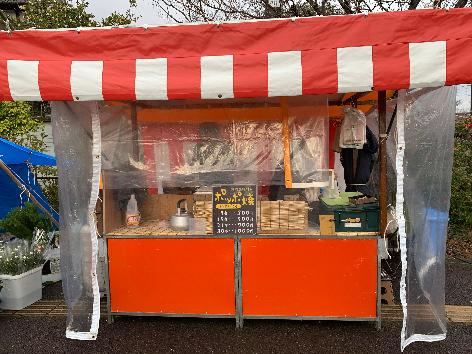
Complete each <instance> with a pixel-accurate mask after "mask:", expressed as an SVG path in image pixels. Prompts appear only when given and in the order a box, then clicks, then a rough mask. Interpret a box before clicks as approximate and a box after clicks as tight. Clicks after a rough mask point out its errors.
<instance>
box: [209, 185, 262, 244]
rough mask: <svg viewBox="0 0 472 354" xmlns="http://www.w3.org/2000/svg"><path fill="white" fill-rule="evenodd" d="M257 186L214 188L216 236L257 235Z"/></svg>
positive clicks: (214, 227)
mask: <svg viewBox="0 0 472 354" xmlns="http://www.w3.org/2000/svg"><path fill="white" fill-rule="evenodd" d="M256 191H257V190H256V186H254V185H229V186H217V187H213V232H214V233H215V234H216V235H235V236H236V235H255V234H256V233H257V221H256V215H257V212H256Z"/></svg>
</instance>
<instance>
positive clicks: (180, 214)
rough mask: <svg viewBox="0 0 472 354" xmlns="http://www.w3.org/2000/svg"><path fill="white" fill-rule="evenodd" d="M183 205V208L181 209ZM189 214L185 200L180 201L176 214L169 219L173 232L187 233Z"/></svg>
mask: <svg viewBox="0 0 472 354" xmlns="http://www.w3.org/2000/svg"><path fill="white" fill-rule="evenodd" d="M182 203H184V207H182ZM189 221H190V214H189V213H188V208H187V199H180V200H179V201H178V202H177V214H174V215H172V217H171V218H170V226H171V227H172V228H173V229H174V230H179V231H187V230H188V229H189Z"/></svg>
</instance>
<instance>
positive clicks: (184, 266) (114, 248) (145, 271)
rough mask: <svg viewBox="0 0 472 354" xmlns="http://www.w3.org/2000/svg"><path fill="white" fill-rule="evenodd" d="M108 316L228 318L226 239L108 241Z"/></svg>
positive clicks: (230, 279)
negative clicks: (148, 314)
mask: <svg viewBox="0 0 472 354" xmlns="http://www.w3.org/2000/svg"><path fill="white" fill-rule="evenodd" d="M108 259H109V281H110V294H111V296H110V298H111V311H112V312H130V313H136V312H143V313H156V314H159V313H173V314H209V315H233V314H234V313H235V300H234V299H235V292H234V241H233V240H232V239H109V240H108Z"/></svg>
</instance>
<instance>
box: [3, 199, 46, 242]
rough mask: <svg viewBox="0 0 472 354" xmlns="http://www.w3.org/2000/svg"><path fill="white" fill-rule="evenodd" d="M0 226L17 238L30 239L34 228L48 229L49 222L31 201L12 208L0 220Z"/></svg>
mask: <svg viewBox="0 0 472 354" xmlns="http://www.w3.org/2000/svg"><path fill="white" fill-rule="evenodd" d="M0 228H2V229H3V230H5V231H6V232H8V233H10V234H12V235H14V236H16V237H18V238H21V239H25V240H31V239H32V237H33V232H34V229H40V230H45V231H49V230H50V229H51V222H50V221H49V220H48V218H47V217H46V216H44V214H42V213H40V212H39V211H38V210H37V209H36V207H35V206H34V205H33V204H32V203H25V205H24V206H23V208H15V209H12V210H11V211H10V212H9V213H8V214H7V215H6V216H5V218H4V219H2V220H0Z"/></svg>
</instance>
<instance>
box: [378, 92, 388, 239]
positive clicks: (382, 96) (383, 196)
mask: <svg viewBox="0 0 472 354" xmlns="http://www.w3.org/2000/svg"><path fill="white" fill-rule="evenodd" d="M378 111H379V162H380V163H379V176H380V181H379V199H380V232H381V233H382V234H383V233H384V232H385V228H386V227H387V204H388V198H387V135H386V132H387V93H386V91H379V92H378Z"/></svg>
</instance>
